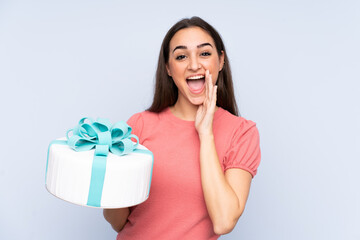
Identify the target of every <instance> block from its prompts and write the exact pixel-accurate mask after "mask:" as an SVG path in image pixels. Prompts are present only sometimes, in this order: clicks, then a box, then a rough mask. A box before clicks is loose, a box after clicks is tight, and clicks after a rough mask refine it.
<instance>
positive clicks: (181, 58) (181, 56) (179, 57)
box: [175, 55, 185, 60]
mask: <svg viewBox="0 0 360 240" xmlns="http://www.w3.org/2000/svg"><path fill="white" fill-rule="evenodd" d="M184 58H185V55H179V56H177V57H176V58H175V59H176V60H183V59H184Z"/></svg>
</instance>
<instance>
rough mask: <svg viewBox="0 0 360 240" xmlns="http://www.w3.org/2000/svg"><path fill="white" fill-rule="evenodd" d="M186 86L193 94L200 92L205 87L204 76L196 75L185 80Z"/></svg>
mask: <svg viewBox="0 0 360 240" xmlns="http://www.w3.org/2000/svg"><path fill="white" fill-rule="evenodd" d="M186 82H187V85H188V86H189V88H190V90H191V91H192V92H194V93H199V92H201V91H202V89H203V88H204V85H205V75H196V76H192V77H189V78H187V79H186Z"/></svg>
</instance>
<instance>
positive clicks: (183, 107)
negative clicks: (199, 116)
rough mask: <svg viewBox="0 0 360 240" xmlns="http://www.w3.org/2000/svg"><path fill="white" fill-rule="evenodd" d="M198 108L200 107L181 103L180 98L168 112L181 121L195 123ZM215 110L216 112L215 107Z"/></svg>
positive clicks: (184, 102) (185, 102)
mask: <svg viewBox="0 0 360 240" xmlns="http://www.w3.org/2000/svg"><path fill="white" fill-rule="evenodd" d="M199 106H200V105H194V104H192V103H190V102H187V101H181V100H180V98H178V100H177V101H176V103H175V104H174V106H171V107H170V111H171V113H172V114H173V115H174V116H176V117H178V118H180V119H182V120H186V121H195V118H196V112H197V110H198V108H199ZM215 109H216V110H217V109H218V106H216V107H215ZM216 110H215V111H216Z"/></svg>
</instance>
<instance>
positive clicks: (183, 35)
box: [170, 27, 215, 49]
mask: <svg viewBox="0 0 360 240" xmlns="http://www.w3.org/2000/svg"><path fill="white" fill-rule="evenodd" d="M202 43H210V44H211V45H212V46H214V45H215V44H214V40H213V38H212V37H211V36H210V34H209V33H207V32H206V31H205V30H203V29H202V28H200V27H190V28H184V29H181V30H179V31H178V32H176V33H175V35H174V36H173V38H172V39H171V40H170V49H174V48H175V47H176V46H179V45H182V46H186V47H188V48H192V47H196V46H198V45H199V44H202Z"/></svg>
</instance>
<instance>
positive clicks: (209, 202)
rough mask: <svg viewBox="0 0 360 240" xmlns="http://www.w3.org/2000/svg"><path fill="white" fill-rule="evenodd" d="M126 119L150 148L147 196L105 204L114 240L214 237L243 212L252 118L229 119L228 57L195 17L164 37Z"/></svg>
mask: <svg viewBox="0 0 360 240" xmlns="http://www.w3.org/2000/svg"><path fill="white" fill-rule="evenodd" d="M128 124H129V125H130V126H132V128H133V132H134V134H135V135H137V136H138V137H139V139H140V144H143V145H144V146H146V147H147V148H148V149H150V150H151V151H152V152H153V153H154V159H155V161H154V168H153V177H152V183H151V190H150V195H149V198H148V199H147V200H146V201H145V202H144V203H142V204H139V205H137V206H134V207H130V208H122V209H112V210H110V209H105V210H104V217H105V219H106V220H107V221H108V222H109V223H110V224H111V225H112V227H113V228H114V229H115V230H116V231H117V232H119V234H118V238H117V239H217V238H218V237H219V235H222V234H226V233H229V232H231V231H232V229H233V228H234V227H235V225H236V223H237V220H238V219H239V217H240V216H241V214H242V213H243V211H244V208H245V204H246V200H247V197H248V194H249V190H250V184H251V180H252V177H253V176H254V175H255V174H256V171H257V167H258V165H259V163H260V149H259V135H258V131H257V128H256V126H255V123H254V122H252V121H249V120H246V119H244V118H242V117H238V116H237V106H236V102H235V97H234V93H233V84H232V78H231V71H230V66H229V60H228V59H227V56H226V51H225V47H224V44H223V42H222V40H221V37H220V36H219V34H218V33H217V32H216V30H215V29H214V28H213V27H212V26H210V25H209V24H208V23H206V22H205V21H204V20H202V19H201V18H198V17H193V18H190V19H183V20H181V21H179V22H178V23H176V24H175V25H174V26H173V27H172V28H171V29H170V30H169V31H168V33H167V34H166V36H165V38H164V40H163V43H162V46H161V51H160V56H159V61H158V68H157V72H156V87H155V95H154V100H153V103H152V105H151V107H150V108H149V109H147V111H144V112H141V113H137V114H135V115H133V116H132V117H131V118H130V119H129V120H128Z"/></svg>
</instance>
